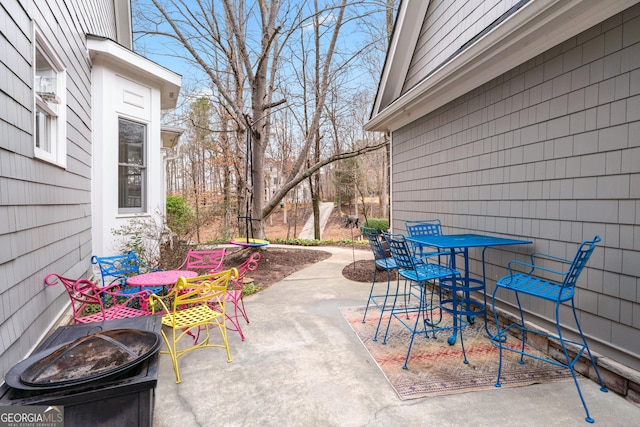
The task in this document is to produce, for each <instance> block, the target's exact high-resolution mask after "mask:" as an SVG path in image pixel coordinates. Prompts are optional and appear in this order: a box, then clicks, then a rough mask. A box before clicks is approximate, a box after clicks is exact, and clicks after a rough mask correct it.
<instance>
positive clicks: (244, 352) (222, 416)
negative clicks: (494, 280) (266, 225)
mask: <svg viewBox="0 0 640 427" xmlns="http://www.w3.org/2000/svg"><path fill="white" fill-rule="evenodd" d="M317 249H319V250H325V251H330V252H332V256H331V257H330V258H328V259H326V260H325V261H322V262H319V263H317V264H314V265H312V266H310V267H307V268H305V269H304V270H301V271H298V272H297V273H295V274H293V275H291V276H289V277H287V278H285V279H284V280H282V281H281V282H279V283H276V284H274V285H273V286H271V287H269V288H267V289H266V290H264V291H262V292H260V293H258V294H255V295H252V296H250V297H247V298H246V305H247V311H248V315H249V318H250V320H251V323H250V324H248V325H243V330H244V332H245V335H246V341H245V342H242V341H241V340H240V338H239V336H238V334H237V333H234V332H230V333H229V342H230V346H231V355H232V357H233V362H232V363H227V362H226V356H225V353H224V351H222V350H220V351H218V349H203V350H196V351H194V352H191V353H189V354H188V355H186V356H184V357H183V358H182V359H180V361H179V364H180V373H181V376H182V383H181V384H176V383H175V377H174V373H173V368H172V366H171V360H170V359H169V357H168V355H161V356H160V372H159V378H158V386H157V389H156V402H155V412H154V426H156V427H165V426H166V427H175V426H180V427H188V426H210V425H223V426H305V427H310V426H401V425H413V426H439V427H443V426H461V425H474V426H496V425H497V426H516V425H517V426H541V425H544V426H580V425H589V424H588V423H586V421H585V413H584V410H583V408H582V405H581V403H580V399H579V397H578V394H577V392H576V389H575V386H574V384H573V382H571V381H567V382H560V383H551V384H544V385H533V386H528V387H517V388H504V389H494V390H489V391H482V392H473V393H465V394H458V395H449V396H439V397H431V398H422V399H415V400H405V401H402V400H400V399H399V398H398V397H397V395H396V393H395V392H394V390H393V389H392V388H391V386H390V385H389V384H388V382H387V380H386V378H385V377H384V375H383V374H382V372H381V371H380V370H379V369H378V367H377V365H376V363H375V362H374V361H373V360H372V359H371V357H370V356H369V354H368V353H367V351H366V350H365V348H364V347H363V346H362V344H361V343H360V341H359V340H358V338H357V336H356V335H355V333H354V332H353V330H352V329H351V328H350V327H349V325H348V324H347V323H346V322H345V321H344V319H343V317H342V315H341V314H340V311H339V307H347V306H356V305H364V304H365V303H366V300H367V296H368V292H369V288H370V284H369V283H358V282H352V281H350V280H347V279H345V278H344V277H343V276H342V273H341V272H342V269H343V267H344V266H346V265H348V264H349V263H351V262H353V261H354V259H366V258H371V253H370V252H368V251H362V250H356V251H353V250H352V249H350V248H328V247H319V248H317ZM581 387H582V390H583V394H584V395H585V399H586V401H587V404H588V406H589V410H590V412H591V416H592V417H593V418H594V419H595V425H601V426H629V425H634V424H637V422H638V419H640V408H639V407H638V406H636V405H635V404H633V403H631V402H628V401H626V400H625V399H624V398H622V397H621V396H619V395H616V394H615V393H613V392H609V393H602V392H601V391H600V390H599V387H598V385H597V384H596V383H594V382H592V381H590V380H587V379H583V380H582V381H581Z"/></svg>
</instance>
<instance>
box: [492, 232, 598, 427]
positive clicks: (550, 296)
mask: <svg viewBox="0 0 640 427" xmlns="http://www.w3.org/2000/svg"><path fill="white" fill-rule="evenodd" d="M599 241H600V237H599V236H595V237H594V238H593V239H592V240H586V241H584V242H582V244H580V246H579V247H578V251H577V253H576V255H575V257H574V258H573V260H569V259H563V258H559V257H556V256H552V255H549V254H543V253H539V252H535V253H533V254H531V256H530V262H529V263H525V262H522V261H518V260H513V261H510V262H509V264H508V268H509V274H508V275H506V276H504V277H502V278H501V279H499V280H498V281H497V282H496V287H495V289H494V290H493V294H492V297H491V305H492V308H493V315H494V318H495V322H496V326H497V327H498V332H497V334H496V335H494V336H493V337H492V338H491V341H492V342H493V343H494V344H495V345H496V346H498V347H499V348H500V364H499V365H498V380H497V382H496V387H500V374H501V371H502V354H503V350H509V351H512V352H515V353H518V354H520V363H524V357H525V356H528V357H532V358H534V359H538V360H542V361H544V362H548V363H551V364H553V365H556V366H560V367H562V368H566V369H569V370H570V371H571V375H572V376H573V381H574V382H575V385H576V388H577V389H578V395H579V396H580V400H581V401H582V406H583V407H584V410H585V412H586V414H587V417H586V420H587V422H590V423H593V422H594V420H593V418H591V416H590V415H589V409H588V408H587V404H586V402H585V400H584V397H583V396H582V391H581V390H580V385H579V384H578V378H577V377H576V373H575V364H576V363H577V362H578V361H579V360H580V358H581V356H582V354H583V353H584V352H585V350H586V352H587V355H588V357H589V360H590V361H591V364H592V365H593V369H594V372H595V373H596V376H597V377H598V381H599V382H600V386H601V388H600V390H602V391H603V392H606V391H607V388H606V387H605V385H604V383H603V382H602V378H601V377H600V373H599V372H598V366H597V365H596V363H595V361H594V359H593V356H592V354H591V350H589V346H588V345H587V341H586V339H585V338H584V334H583V333H582V328H581V327H580V322H579V321H578V315H577V313H576V308H575V304H574V294H575V287H576V282H577V281H578V277H579V276H580V273H581V272H582V270H583V269H584V267H585V266H586V264H587V261H589V257H591V254H592V253H593V250H594V249H595V247H596V243H598V242H599ZM541 264H544V265H545V266H547V267H542V265H541ZM548 266H554V267H555V266H557V267H555V268H558V270H554V269H551V268H548ZM518 267H520V269H524V270H526V272H518V271H516V270H515V268H518ZM499 290H507V291H512V292H515V296H516V302H517V304H518V311H519V314H520V317H519V318H520V323H512V324H510V325H507V326H505V327H504V328H501V327H500V323H499V322H498V315H497V312H496V309H495V300H496V294H497V293H498V291H499ZM520 295H527V296H529V297H531V298H540V299H543V300H546V301H550V302H552V303H553V304H555V324H556V330H557V334H552V333H547V332H542V331H538V330H533V329H530V328H527V327H526V326H525V322H524V315H523V312H522V306H521V304H520ZM566 303H570V304H571V309H572V311H573V317H574V319H575V323H576V326H577V330H578V332H579V336H580V341H572V340H570V339H568V338H567V337H566V336H565V335H564V334H563V333H562V326H561V324H560V307H561V306H563V305H566ZM512 329H513V330H515V331H519V335H520V340H521V343H520V345H519V346H513V347H511V346H506V345H505V344H504V343H505V342H506V341H507V340H508V339H509V338H511V339H513V337H512V336H511V335H510V334H509V335H508V332H509V331H510V330H512ZM527 334H534V335H540V336H544V337H546V338H547V339H549V340H552V341H555V342H557V343H559V344H560V347H561V349H562V353H563V354H564V358H565V360H564V361H557V360H555V359H551V358H543V357H539V356H536V355H533V354H531V353H527V352H526V348H525V340H526V336H527ZM567 344H570V345H571V346H573V347H572V349H571V352H572V353H574V352H575V356H572V355H571V354H569V350H568V349H567Z"/></svg>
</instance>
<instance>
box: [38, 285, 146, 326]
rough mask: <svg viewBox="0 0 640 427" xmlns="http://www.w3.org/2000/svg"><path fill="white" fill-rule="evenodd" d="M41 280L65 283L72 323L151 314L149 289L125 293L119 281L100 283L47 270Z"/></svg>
mask: <svg viewBox="0 0 640 427" xmlns="http://www.w3.org/2000/svg"><path fill="white" fill-rule="evenodd" d="M44 282H45V284H47V285H48V286H53V285H55V284H56V283H58V282H60V283H62V285H63V286H64V287H65V289H66V290H67V294H69V299H70V300H71V308H72V310H73V323H74V324H77V323H89V322H104V321H106V320H115V319H126V318H130V317H140V316H147V315H149V314H150V312H149V311H148V310H146V307H147V306H148V305H147V300H148V297H149V294H150V293H151V292H150V291H142V292H135V293H127V294H124V293H121V292H120V284H119V283H114V284H112V285H109V286H106V287H100V286H97V285H96V284H95V283H93V282H92V281H90V280H87V279H70V278H68V277H63V276H61V275H59V274H56V273H50V274H48V275H47V276H46V277H45V278H44ZM137 307H143V308H137Z"/></svg>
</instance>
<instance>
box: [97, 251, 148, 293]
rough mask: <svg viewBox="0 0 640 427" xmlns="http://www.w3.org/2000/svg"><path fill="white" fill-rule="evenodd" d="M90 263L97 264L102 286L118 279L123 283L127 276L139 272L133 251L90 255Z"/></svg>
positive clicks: (138, 264) (138, 265)
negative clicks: (107, 254) (119, 253)
mask: <svg viewBox="0 0 640 427" xmlns="http://www.w3.org/2000/svg"><path fill="white" fill-rule="evenodd" d="M91 264H97V265H98V267H100V274H101V275H102V284H103V285H104V286H106V285H110V284H111V283H113V282H115V281H120V282H121V283H122V285H124V282H123V281H124V280H126V278H127V277H129V276H133V275H138V274H140V261H139V260H138V256H137V255H136V254H135V252H129V253H127V254H124V255H113V256H105V257H98V256H95V255H94V256H92V257H91ZM109 278H111V279H109Z"/></svg>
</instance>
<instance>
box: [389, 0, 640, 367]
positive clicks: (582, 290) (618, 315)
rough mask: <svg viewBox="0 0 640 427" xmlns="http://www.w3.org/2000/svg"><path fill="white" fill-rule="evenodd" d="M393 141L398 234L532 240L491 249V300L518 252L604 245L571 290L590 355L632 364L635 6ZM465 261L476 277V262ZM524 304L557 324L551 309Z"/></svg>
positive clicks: (639, 29) (636, 215) (637, 342)
mask: <svg viewBox="0 0 640 427" xmlns="http://www.w3.org/2000/svg"><path fill="white" fill-rule="evenodd" d="M392 141H393V142H392V150H393V160H392V168H393V169H392V170H393V175H392V194H393V200H392V207H393V212H392V218H393V223H392V228H393V230H394V231H401V232H404V230H405V228H404V220H414V219H425V218H440V219H441V220H442V223H443V226H444V229H445V232H447V233H459V232H469V231H477V232H487V233H496V234H505V235H508V236H519V237H523V238H529V239H532V240H533V241H534V245H533V246H531V247H521V248H509V249H508V250H499V249H491V250H488V251H487V260H488V264H489V266H488V270H487V275H488V278H489V281H488V283H487V288H488V292H491V291H492V290H493V287H494V283H495V279H496V278H497V277H500V276H502V275H504V274H506V270H505V266H506V263H507V262H508V261H509V260H510V259H512V258H514V257H515V256H516V254H514V253H513V251H516V252H522V253H521V254H519V255H518V256H520V257H521V256H523V254H524V253H525V252H528V251H530V250H534V249H535V250H537V251H542V252H550V253H553V254H556V255H558V256H564V257H569V258H572V257H573V255H574V254H575V250H576V248H577V244H578V243H579V242H581V241H583V240H585V239H589V238H592V237H593V236H594V235H595V234H599V235H600V236H601V237H602V238H603V241H602V243H601V244H599V245H598V247H597V249H596V251H595V252H594V255H593V257H592V259H591V260H590V262H589V264H588V269H587V270H586V274H583V276H582V277H581V278H580V280H579V288H578V289H577V292H576V295H577V298H576V303H577V306H578V308H579V313H580V319H581V323H582V326H583V328H584V330H585V332H586V334H587V335H588V336H589V337H590V341H591V342H593V343H594V344H595V348H596V349H599V351H602V352H605V354H608V355H611V356H612V357H613V358H614V359H615V360H619V361H621V362H622V363H625V364H627V365H628V366H630V367H632V368H634V369H638V368H639V367H640V366H638V363H639V361H638V357H637V355H638V354H640V279H639V277H640V5H637V6H634V7H632V8H630V9H628V10H627V11H625V12H624V13H622V14H618V15H616V16H614V17H612V18H611V19H609V20H607V21H606V22H603V23H601V24H600V25H597V26H595V27H593V28H591V29H589V30H587V31H585V32H584V33H582V34H579V35H578V36H576V37H574V38H571V39H569V40H567V41H566V42H564V43H563V44H561V45H559V46H556V47H555V48H553V49H550V50H549V51H547V52H545V53H544V54H542V55H540V56H538V57H536V58H534V59H532V60H530V61H528V62H527V63H525V64H522V65H521V66H519V67H517V68H515V69H512V70H509V71H508V72H506V73H504V74H503V75H502V76H500V77H498V78H496V79H494V80H492V81H490V82H488V83H487V84H485V85H483V86H481V87H479V88H477V89H476V90H474V91H472V92H469V93H467V94H466V95H465V96H463V97H461V98H459V99H457V100H455V101H454V102H451V103H449V104H448V105H445V106H444V107H442V108H440V109H438V110H437V111H434V112H432V113H431V114H429V115H427V116H425V117H423V118H421V119H419V120H417V121H415V122H413V123H412V124H410V125H408V126H406V127H404V128H402V129H400V130H399V131H396V132H394V134H393V139H392ZM472 255H473V256H474V257H475V260H474V263H473V264H472V269H473V272H474V273H475V274H478V275H480V274H481V268H480V262H479V257H480V255H481V253H480V251H476V252H472ZM509 302H510V303H513V302H514V301H512V300H510V301H509ZM526 305H528V308H529V309H531V310H533V311H534V312H536V313H538V314H539V315H541V316H543V317H546V318H553V312H552V310H551V307H550V306H549V305H543V304H538V303H536V304H533V303H530V302H529V301H526ZM565 311H567V310H565ZM564 314H565V315H566V314H568V313H567V312H565V313H564ZM564 318H565V319H568V317H564Z"/></svg>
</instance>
